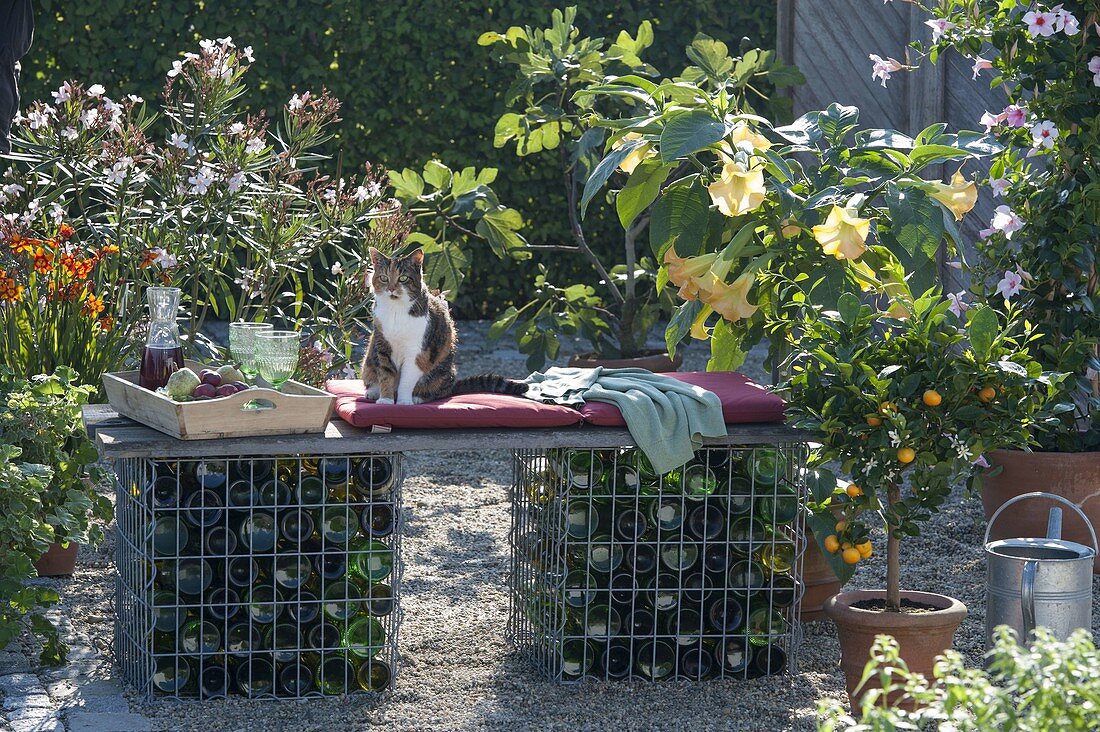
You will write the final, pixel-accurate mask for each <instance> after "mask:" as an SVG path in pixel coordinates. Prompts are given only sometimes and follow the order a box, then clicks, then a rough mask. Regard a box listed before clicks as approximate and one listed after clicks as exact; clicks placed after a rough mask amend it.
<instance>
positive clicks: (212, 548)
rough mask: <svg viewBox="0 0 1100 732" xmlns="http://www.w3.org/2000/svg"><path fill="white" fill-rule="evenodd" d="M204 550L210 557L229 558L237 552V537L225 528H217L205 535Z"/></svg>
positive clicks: (203, 538) (203, 539) (209, 530)
mask: <svg viewBox="0 0 1100 732" xmlns="http://www.w3.org/2000/svg"><path fill="white" fill-rule="evenodd" d="M202 550H203V553H204V554H205V555H206V556H208V557H216V558H218V559H221V558H223V557H228V556H229V555H231V554H233V553H234V552H235V551H237V535H236V534H234V533H233V532H232V531H230V530H229V529H227V528H226V527H224V526H215V527H213V528H211V529H208V530H207V532H206V533H205V534H203V537H202Z"/></svg>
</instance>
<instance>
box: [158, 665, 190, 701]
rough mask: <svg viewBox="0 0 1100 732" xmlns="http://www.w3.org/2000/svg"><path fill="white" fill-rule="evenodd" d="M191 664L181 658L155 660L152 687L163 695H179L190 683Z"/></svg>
mask: <svg viewBox="0 0 1100 732" xmlns="http://www.w3.org/2000/svg"><path fill="white" fill-rule="evenodd" d="M191 676H192V671H191V663H190V661H188V660H187V659H186V658H183V657H182V656H174V657H173V656H167V657H163V658H158V659H156V661H155V663H154V667H153V677H152V679H151V680H152V682H153V686H154V687H156V689H157V690H158V691H160V692H162V693H164V694H179V693H180V692H181V691H183V688H184V687H185V686H187V684H188V683H190V681H191Z"/></svg>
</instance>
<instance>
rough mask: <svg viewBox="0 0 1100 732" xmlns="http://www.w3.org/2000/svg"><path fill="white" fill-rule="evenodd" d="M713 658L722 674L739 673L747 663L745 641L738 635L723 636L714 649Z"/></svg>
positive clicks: (747, 653) (743, 670) (742, 671)
mask: <svg viewBox="0 0 1100 732" xmlns="http://www.w3.org/2000/svg"><path fill="white" fill-rule="evenodd" d="M714 657H715V660H717V661H718V665H719V666H721V668H722V673H723V675H726V676H730V675H741V674H744V672H745V668H746V667H747V666H748V664H749V652H748V648H747V647H746V646H745V641H744V639H742V638H739V637H733V638H724V639H723V640H722V641H721V642H720V643H719V644H718V645H717V646H716V647H715V649H714Z"/></svg>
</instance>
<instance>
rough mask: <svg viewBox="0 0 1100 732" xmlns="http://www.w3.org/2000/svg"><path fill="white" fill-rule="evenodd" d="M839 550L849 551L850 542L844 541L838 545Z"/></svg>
mask: <svg viewBox="0 0 1100 732" xmlns="http://www.w3.org/2000/svg"><path fill="white" fill-rule="evenodd" d="M840 548H841V549H851V548H852V542H850V541H845V542H843V543H842V544H841V545H840Z"/></svg>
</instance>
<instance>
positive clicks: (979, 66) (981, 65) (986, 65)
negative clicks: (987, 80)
mask: <svg viewBox="0 0 1100 732" xmlns="http://www.w3.org/2000/svg"><path fill="white" fill-rule="evenodd" d="M971 68H972V70H973V71H974V76H973V77H971V78H974V79H977V78H978V74H980V73H982V71H983V70H985V69H991V68H993V62H992V61H990V60H989V59H984V58H982V57H981V56H978V57H977V58H976V59H974V66H972V67H971Z"/></svg>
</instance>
